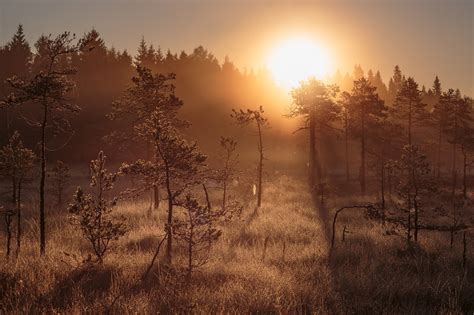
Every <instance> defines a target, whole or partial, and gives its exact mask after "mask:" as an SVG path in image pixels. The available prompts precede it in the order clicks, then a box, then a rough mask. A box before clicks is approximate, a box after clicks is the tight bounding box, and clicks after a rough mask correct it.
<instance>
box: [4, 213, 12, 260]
mask: <svg viewBox="0 0 474 315" xmlns="http://www.w3.org/2000/svg"><path fill="white" fill-rule="evenodd" d="M11 224H12V217H11V213H10V212H6V213H5V225H6V228H7V258H8V257H10V247H11V246H10V244H11V239H12V229H11Z"/></svg>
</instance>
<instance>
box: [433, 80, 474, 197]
mask: <svg viewBox="0 0 474 315" xmlns="http://www.w3.org/2000/svg"><path fill="white" fill-rule="evenodd" d="M439 104H440V107H443V108H445V109H446V113H445V114H446V117H445V124H444V128H443V129H444V133H445V134H446V135H447V136H448V141H449V142H450V143H451V144H452V169H451V170H452V195H453V196H454V194H455V191H456V176H457V168H456V160H457V158H456V155H457V148H458V145H461V144H462V142H463V137H464V132H465V131H466V128H468V127H469V126H470V125H471V124H472V120H473V118H472V100H471V99H470V98H468V97H461V93H460V92H459V90H456V91H454V90H453V89H449V90H448V91H446V92H444V93H442V95H441V97H440V101H439Z"/></svg>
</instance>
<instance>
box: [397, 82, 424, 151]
mask: <svg viewBox="0 0 474 315" xmlns="http://www.w3.org/2000/svg"><path fill="white" fill-rule="evenodd" d="M390 111H391V114H392V117H394V118H396V119H399V120H401V121H404V124H405V126H406V128H407V144H408V145H409V146H411V145H412V144H413V126H414V125H416V124H418V123H420V122H422V121H423V120H425V119H426V118H427V112H426V104H424V103H422V94H421V91H420V90H419V89H418V83H416V82H415V80H414V79H413V78H412V77H409V78H408V79H407V80H404V81H403V82H402V83H401V85H400V87H399V88H398V91H397V96H396V99H395V103H394V104H393V107H392V108H391V109H390Z"/></svg>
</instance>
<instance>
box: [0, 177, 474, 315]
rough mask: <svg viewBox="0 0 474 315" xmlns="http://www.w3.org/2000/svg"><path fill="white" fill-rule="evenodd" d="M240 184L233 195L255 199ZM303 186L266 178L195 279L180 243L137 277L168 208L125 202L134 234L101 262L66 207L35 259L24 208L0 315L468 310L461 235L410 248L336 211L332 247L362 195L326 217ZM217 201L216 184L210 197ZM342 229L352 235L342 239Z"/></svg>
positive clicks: (471, 288)
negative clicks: (257, 198)
mask: <svg viewBox="0 0 474 315" xmlns="http://www.w3.org/2000/svg"><path fill="white" fill-rule="evenodd" d="M240 190H241V191H240V192H239V195H238V196H236V197H237V198H242V199H244V198H247V199H251V198H252V195H251V194H248V195H245V192H246V189H240ZM235 191H237V190H235ZM306 191H307V188H306V183H305V182H304V181H301V180H297V179H295V178H291V177H289V176H285V175H279V176H278V177H274V178H273V179H272V180H271V182H269V183H266V185H265V190H264V202H263V206H262V208H260V209H259V210H258V212H257V213H255V212H254V210H253V205H252V204H253V203H252V202H250V203H249V205H248V206H247V207H246V208H245V209H244V211H243V213H242V215H241V216H240V218H235V219H234V220H233V221H231V222H229V223H227V224H226V225H225V226H222V229H223V235H222V237H221V238H220V239H219V241H218V242H217V243H216V244H214V245H213V246H212V249H211V250H210V253H209V261H208V263H207V264H206V265H204V266H203V267H201V268H200V269H198V270H197V271H196V272H195V273H194V274H193V278H192V279H191V281H190V282H188V281H187V280H186V277H185V276H184V272H183V267H184V265H185V262H184V259H185V253H184V248H183V246H181V245H179V244H178V245H176V246H175V259H174V261H173V265H172V266H171V267H169V266H165V265H163V264H158V263H157V264H156V265H155V267H154V268H153V269H152V271H151V274H150V276H149V277H148V278H146V279H145V280H144V281H141V280H140V278H141V276H142V274H143V273H144V271H145V270H146V268H147V266H148V264H149V263H150V260H151V258H152V256H153V253H154V251H155V249H156V246H157V244H158V242H159V240H160V237H161V236H162V235H163V234H164V232H163V222H164V221H165V212H166V211H165V209H161V208H160V209H158V210H156V211H149V210H148V204H147V203H146V202H144V201H136V202H129V203H123V204H120V205H119V206H118V208H117V212H118V213H121V214H123V215H125V216H126V218H127V220H128V224H129V225H130V232H129V233H128V234H126V236H125V237H123V238H121V239H120V240H119V241H118V242H116V243H115V244H114V247H113V248H112V249H111V250H110V253H109V255H108V256H106V258H105V261H104V263H103V264H102V265H97V264H91V263H83V262H82V260H83V259H85V258H86V257H87V253H88V252H89V248H88V244H87V243H86V242H85V241H83V239H82V238H81V235H80V232H79V231H78V229H77V228H75V227H73V226H71V225H70V224H69V220H68V216H69V215H68V213H66V212H65V211H64V210H52V211H50V212H49V220H48V222H49V223H48V230H49V238H48V254H47V256H46V257H44V258H40V257H39V255H38V244H37V238H38V231H37V222H36V220H35V218H36V212H34V211H32V209H31V206H32V204H28V205H25V212H26V213H25V215H24V217H25V221H24V227H25V230H26V231H25V235H24V240H23V245H22V252H21V254H20V256H19V257H18V258H17V259H15V258H10V260H9V261H7V260H5V259H2V260H1V263H0V280H1V281H0V313H3V314H20V313H22V314H24V313H48V314H51V313H56V312H57V313H63V314H79V313H106V312H111V313H129V314H131V313H135V314H145V313H156V312H161V313H168V312H173V313H186V312H193V313H202V314H212V313H235V314H245V313H299V314H309V313H313V314H347V313H353V314H367V313H379V314H380V313H383V314H424V313H426V314H435V313H443V314H446V313H450V314H461V313H468V312H469V311H471V312H472V310H473V309H474V278H473V275H474V269H473V268H474V259H473V258H474V256H473V251H472V250H471V248H472V245H470V244H469V248H468V258H467V261H468V267H467V272H466V273H464V272H463V268H462V242H461V238H460V236H457V237H456V241H455V246H454V248H452V249H450V248H449V239H448V235H443V234H442V233H428V232H422V233H421V235H420V247H419V248H412V249H406V244H405V242H404V240H403V239H402V238H401V237H398V236H389V235H384V230H383V228H382V227H381V226H380V225H379V224H376V223H373V222H370V221H367V220H366V219H365V218H364V216H363V213H362V211H357V210H355V211H351V210H350V209H349V210H348V211H347V212H345V213H343V214H342V215H341V216H340V218H339V221H338V228H339V229H338V230H337V240H336V247H335V249H334V250H333V251H332V253H330V252H329V239H328V237H330V234H331V230H330V229H331V223H332V216H333V215H332V213H333V210H334V209H336V208H338V207H340V206H343V205H349V204H357V203H358V202H361V201H358V200H350V199H348V198H345V197H343V196H339V197H334V198H331V199H330V200H328V201H327V207H326V208H327V209H329V210H328V213H326V214H324V213H323V212H324V210H320V209H319V208H318V207H314V206H313V201H312V200H311V196H310V195H309V194H308V193H306ZM219 197H220V196H219V192H215V191H214V193H213V194H212V195H211V200H212V201H213V202H216V203H217V202H219V199H218V198H219ZM163 204H164V202H162V206H164V205H163ZM323 218H325V219H323ZM343 226H346V227H347V230H348V231H349V232H350V233H347V234H346V236H345V241H344V242H342V241H341V231H342V227H343ZM2 228H3V226H2ZM2 231H3V230H2ZM0 243H1V244H2V245H3V244H4V243H5V235H4V233H2V234H1V238H0ZM1 250H2V251H3V246H2V247H1ZM0 255H1V256H4V253H3V252H0Z"/></svg>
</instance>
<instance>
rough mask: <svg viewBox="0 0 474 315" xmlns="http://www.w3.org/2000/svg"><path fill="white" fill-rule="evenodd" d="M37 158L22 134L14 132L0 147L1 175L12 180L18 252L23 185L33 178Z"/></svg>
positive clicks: (18, 250) (20, 234) (18, 249)
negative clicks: (23, 140) (27, 145)
mask: <svg viewBox="0 0 474 315" xmlns="http://www.w3.org/2000/svg"><path fill="white" fill-rule="evenodd" d="M35 160H36V156H35V154H34V153H33V151H31V150H30V149H28V148H25V147H24V146H23V142H22V141H21V139H20V134H19V133H18V132H16V131H15V132H14V133H13V135H12V136H11V137H10V139H9V141H8V144H7V145H5V146H4V147H3V148H1V149H0V176H2V177H4V178H6V179H8V180H11V184H12V191H13V194H12V204H13V206H14V209H15V211H16V217H17V231H16V232H17V234H16V242H17V243H16V244H17V248H16V253H17V255H18V254H19V253H20V247H21V236H22V229H21V220H22V216H21V208H22V204H21V196H22V195H21V193H22V185H23V183H24V182H25V180H27V179H29V178H31V172H32V169H33V167H34V166H35V165H34V162H35Z"/></svg>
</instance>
